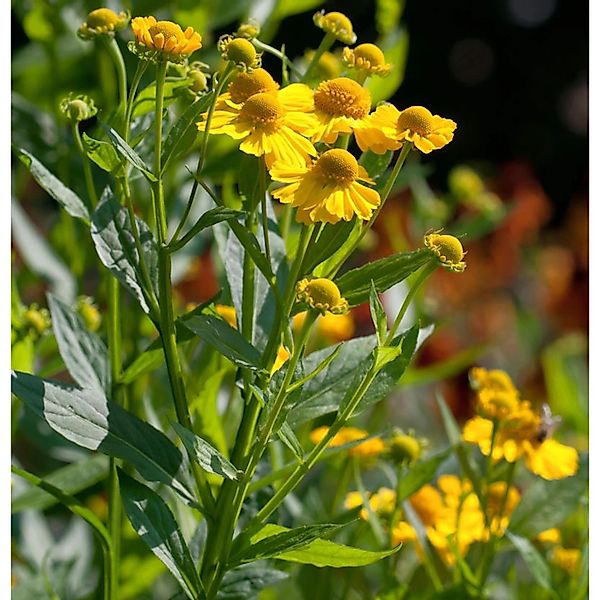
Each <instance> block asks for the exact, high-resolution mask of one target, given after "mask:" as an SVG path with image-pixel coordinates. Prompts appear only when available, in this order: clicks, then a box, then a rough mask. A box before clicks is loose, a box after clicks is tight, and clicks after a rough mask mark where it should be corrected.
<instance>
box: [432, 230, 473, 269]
mask: <svg viewBox="0 0 600 600" xmlns="http://www.w3.org/2000/svg"><path fill="white" fill-rule="evenodd" d="M428 237H429V243H430V246H431V247H432V248H434V249H436V250H437V251H438V252H439V255H440V256H441V257H443V258H444V260H445V261H447V262H449V263H453V264H456V263H459V262H460V261H461V260H462V259H463V256H464V255H465V252H464V250H463V247H462V244H461V243H460V240H459V239H458V238H456V237H454V236H453V235H440V234H436V233H433V234H431V235H430V236H428Z"/></svg>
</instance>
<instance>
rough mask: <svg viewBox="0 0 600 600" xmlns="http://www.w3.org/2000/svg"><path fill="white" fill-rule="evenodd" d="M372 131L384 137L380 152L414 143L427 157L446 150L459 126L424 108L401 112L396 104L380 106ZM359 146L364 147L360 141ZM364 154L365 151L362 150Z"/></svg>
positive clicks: (370, 127) (371, 126) (369, 126)
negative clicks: (383, 149) (383, 148)
mask: <svg viewBox="0 0 600 600" xmlns="http://www.w3.org/2000/svg"><path fill="white" fill-rule="evenodd" d="M367 126H368V128H369V130H372V129H375V130H376V131H380V132H381V134H383V140H379V144H380V148H378V149H379V150H380V149H381V146H383V147H385V149H386V150H396V149H398V148H399V147H400V146H401V145H402V143H403V142H405V141H406V142H412V143H413V144H414V145H415V147H416V148H417V149H418V150H420V151H421V152H423V153H425V154H429V153H430V152H431V151H432V150H438V149H439V148H443V147H444V146H445V145H446V144H448V143H450V142H451V141H452V138H453V137H454V130H455V129H456V123H455V122H454V121H452V120H451V119H444V118H442V117H440V116H438V115H432V114H431V113H430V112H429V111H428V110H427V109H426V108H425V107H423V106H411V107H409V108H407V109H405V110H402V111H399V110H398V109H397V108H396V107H395V106H394V105H392V104H380V105H379V106H378V107H377V109H376V110H375V112H374V113H373V114H372V115H371V116H370V118H369V121H368V123H367ZM357 142H358V144H359V146H360V141H359V138H357ZM361 150H364V148H363V147H362V146H361Z"/></svg>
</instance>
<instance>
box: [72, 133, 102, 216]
mask: <svg viewBox="0 0 600 600" xmlns="http://www.w3.org/2000/svg"><path fill="white" fill-rule="evenodd" d="M72 129H73V138H74V140H75V145H76V146H77V150H79V153H80V154H81V160H82V162H83V177H84V179H85V185H86V188H87V195H88V198H89V201H90V205H91V208H92V210H93V209H95V208H96V205H97V204H98V194H97V193H96V186H95V185H94V178H93V176H92V168H91V166H90V159H89V158H88V155H87V152H86V151H85V148H84V146H83V141H82V139H81V134H80V133H79V125H78V124H77V123H76V122H73V124H72Z"/></svg>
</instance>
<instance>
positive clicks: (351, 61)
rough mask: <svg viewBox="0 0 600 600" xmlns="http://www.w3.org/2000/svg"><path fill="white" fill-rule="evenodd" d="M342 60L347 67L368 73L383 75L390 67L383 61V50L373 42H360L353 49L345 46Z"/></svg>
mask: <svg viewBox="0 0 600 600" xmlns="http://www.w3.org/2000/svg"><path fill="white" fill-rule="evenodd" d="M342 60H343V62H344V64H345V65H346V66H347V67H351V68H354V69H356V70H357V71H363V72H366V73H367V74H369V75H380V76H382V77H385V76H386V75H388V74H389V72H390V69H391V68H392V65H390V64H387V63H386V62H385V56H384V54H383V52H382V51H381V49H380V48H379V47H378V46H376V45H375V44H360V45H359V46H356V48H354V50H352V49H351V48H348V47H346V48H344V50H343V54H342Z"/></svg>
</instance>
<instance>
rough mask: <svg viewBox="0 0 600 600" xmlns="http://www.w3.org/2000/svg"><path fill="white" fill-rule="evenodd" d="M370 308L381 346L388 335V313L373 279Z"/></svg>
mask: <svg viewBox="0 0 600 600" xmlns="http://www.w3.org/2000/svg"><path fill="white" fill-rule="evenodd" d="M369 308H370V309H371V320H372V321H373V325H374V326H375V333H376V334H377V341H378V343H379V345H380V346H383V344H384V342H385V338H386V337H387V314H386V313H385V309H384V308H383V304H381V300H380V299H379V294H378V293H377V290H376V289H375V283H374V282H373V281H371V291H370V292H369Z"/></svg>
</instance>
